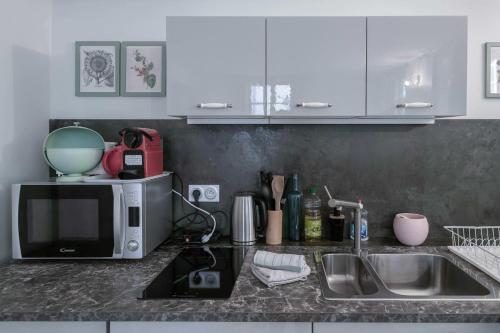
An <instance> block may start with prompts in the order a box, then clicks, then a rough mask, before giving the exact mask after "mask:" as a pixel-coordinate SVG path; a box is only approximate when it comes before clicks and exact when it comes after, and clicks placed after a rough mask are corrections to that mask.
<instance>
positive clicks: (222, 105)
mask: <svg viewBox="0 0 500 333" xmlns="http://www.w3.org/2000/svg"><path fill="white" fill-rule="evenodd" d="M196 107H197V108H199V109H230V108H232V107H233V105H232V104H230V103H200V104H198V105H196Z"/></svg>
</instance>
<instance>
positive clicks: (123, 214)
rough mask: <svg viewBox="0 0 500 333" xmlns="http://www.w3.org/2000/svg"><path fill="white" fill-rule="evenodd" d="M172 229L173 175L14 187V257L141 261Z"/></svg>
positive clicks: (32, 184) (55, 182)
mask: <svg viewBox="0 0 500 333" xmlns="http://www.w3.org/2000/svg"><path fill="white" fill-rule="evenodd" d="M172 229H173V224H172V175H171V174H163V175H160V176H155V177H149V178H144V179H137V180H113V179H110V180H106V179H98V180H95V181H91V182H78V183H63V182H57V181H55V180H53V181H46V182H27V183H22V184H14V185H12V256H13V258H14V259H63V258H72V259H140V258H143V257H145V256H146V255H147V254H148V253H150V252H151V251H152V250H154V249H155V248H156V247H158V246H159V245H160V244H161V243H162V242H164V241H165V240H166V239H167V238H168V237H169V236H170V235H171V233H172Z"/></svg>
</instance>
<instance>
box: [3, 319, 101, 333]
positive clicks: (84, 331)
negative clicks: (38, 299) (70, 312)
mask: <svg viewBox="0 0 500 333" xmlns="http://www.w3.org/2000/svg"><path fill="white" fill-rule="evenodd" d="M34 332H36V333H106V322H104V321H102V322H83V321H2V322H0V333H34Z"/></svg>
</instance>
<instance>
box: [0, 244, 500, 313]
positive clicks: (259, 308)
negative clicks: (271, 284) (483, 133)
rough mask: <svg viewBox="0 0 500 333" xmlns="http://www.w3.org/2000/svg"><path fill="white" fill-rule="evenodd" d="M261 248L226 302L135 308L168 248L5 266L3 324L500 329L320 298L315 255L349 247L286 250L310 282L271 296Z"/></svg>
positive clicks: (454, 305)
mask: <svg viewBox="0 0 500 333" xmlns="http://www.w3.org/2000/svg"><path fill="white" fill-rule="evenodd" d="M261 247H262V246H256V247H253V248H250V250H249V253H248V254H247V255H246V257H245V260H244V264H243V266H242V269H241V272H240V275H239V277H238V280H237V282H236V285H235V287H234V290H233V293H232V295H231V298H229V299H227V300H148V301H144V300H137V296H138V295H139V294H140V292H141V290H142V289H143V288H144V287H145V286H147V285H148V283H150V282H151V281H152V280H153V279H154V277H155V276H156V275H157V274H158V273H159V272H160V271H161V270H162V269H163V268H164V267H165V266H166V265H167V264H168V263H169V262H170V261H171V260H172V259H173V258H174V257H175V255H176V254H177V253H178V252H179V251H180V250H181V247H179V246H174V245H171V246H162V247H160V248H159V249H158V250H156V251H154V252H153V253H152V254H150V255H149V256H147V257H146V258H145V259H143V260H139V261H131V260H124V261H106V260H102V261H96V260H92V261H90V260H82V261H26V262H14V263H10V264H6V265H3V266H0V271H1V274H0V320H27V321H28V320H30V321H31V320H43V321H45V320H58V321H73V320H85V321H127V320H133V321H294V322H299V321H308V322H310V321H315V322H327V321H330V322H368V321H369V322H373V321H375V322H500V300H493V301H491V300H490V301H473V300H462V301H451V300H441V301H422V300H421V301H396V300H392V301H380V300H379V301H363V300H344V301H328V300H325V299H324V298H323V297H322V296H321V291H320V286H319V280H318V277H317V275H316V267H315V264H314V263H313V256H312V253H313V251H317V250H320V251H328V252H343V251H349V249H350V248H349V247H348V246H336V247H333V246H280V247H272V250H274V251H277V252H288V253H300V254H305V255H306V258H307V261H308V263H309V265H310V266H311V269H312V274H311V275H310V277H309V279H308V280H307V281H304V282H299V283H295V284H290V285H285V286H280V287H275V288H267V287H266V286H264V285H263V284H262V283H261V282H260V281H258V280H257V279H256V278H255V277H254V276H253V275H252V273H251V271H250V266H249V265H250V262H251V259H252V257H253V253H254V252H255V250H256V249H257V248H261ZM365 251H368V252H371V253H380V252H415V251H423V252H426V251H428V252H433V253H442V252H446V253H448V254H449V252H448V251H447V249H446V247H436V246H427V247H419V248H404V247H393V246H374V247H371V246H370V248H369V249H368V250H366V249H365ZM449 255H450V256H451V257H452V261H453V262H454V263H455V264H457V265H459V267H461V268H463V269H465V270H466V271H467V272H468V273H469V274H471V275H473V276H474V277H475V278H476V279H478V280H479V281H481V282H482V283H483V284H485V285H486V286H488V287H489V288H490V289H491V290H493V292H494V295H495V296H496V297H497V298H498V297H500V296H499V295H500V284H498V283H496V282H495V281H494V280H492V279H491V278H489V277H488V276H487V275H485V274H483V273H482V272H480V271H478V270H476V269H475V268H474V267H473V266H471V265H469V264H468V263H466V262H464V261H463V260H461V259H459V258H458V257H455V256H453V255H451V254H449Z"/></svg>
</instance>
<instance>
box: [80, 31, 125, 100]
mask: <svg viewBox="0 0 500 333" xmlns="http://www.w3.org/2000/svg"><path fill="white" fill-rule="evenodd" d="M119 95H120V42H117V41H77V42H75V96H79V97H111V96H119Z"/></svg>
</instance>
